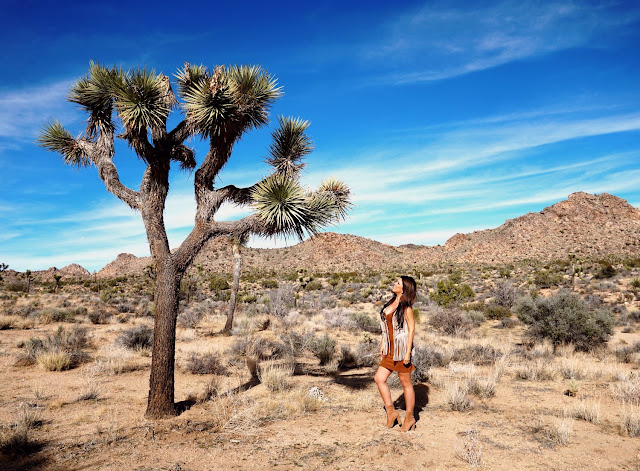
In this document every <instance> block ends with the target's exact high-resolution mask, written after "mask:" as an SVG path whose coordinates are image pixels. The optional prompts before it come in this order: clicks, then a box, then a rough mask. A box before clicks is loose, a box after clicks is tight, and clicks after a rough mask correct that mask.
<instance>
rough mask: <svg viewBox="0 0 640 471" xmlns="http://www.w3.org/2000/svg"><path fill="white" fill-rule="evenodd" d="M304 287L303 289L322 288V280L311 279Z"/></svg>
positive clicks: (316, 289) (314, 289)
mask: <svg viewBox="0 0 640 471" xmlns="http://www.w3.org/2000/svg"><path fill="white" fill-rule="evenodd" d="M304 289H305V291H318V290H320V289H322V282H321V281H317V280H312V281H310V282H309V283H307V284H306V286H305V287H304Z"/></svg>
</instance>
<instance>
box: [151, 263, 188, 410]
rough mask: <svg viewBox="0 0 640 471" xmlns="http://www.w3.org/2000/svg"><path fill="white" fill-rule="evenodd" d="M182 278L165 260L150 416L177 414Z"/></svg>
mask: <svg viewBox="0 0 640 471" xmlns="http://www.w3.org/2000/svg"><path fill="white" fill-rule="evenodd" d="M181 278H182V275H181V274H179V273H178V272H177V270H176V268H175V266H174V264H173V263H172V262H171V261H170V260H166V261H165V262H164V263H163V264H162V265H161V268H160V269H159V270H158V278H157V279H158V283H157V291H156V314H155V325H154V329H153V354H152V356H151V376H150V378H149V399H148V402H147V412H146V416H147V417H148V418H160V417H166V416H168V415H176V413H177V411H176V408H175V404H174V367H175V345H176V318H177V314H178V294H179V291H180V279H181Z"/></svg>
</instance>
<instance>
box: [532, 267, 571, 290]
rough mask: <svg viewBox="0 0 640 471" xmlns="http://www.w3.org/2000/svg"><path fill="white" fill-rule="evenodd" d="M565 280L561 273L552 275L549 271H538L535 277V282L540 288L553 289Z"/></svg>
mask: <svg viewBox="0 0 640 471" xmlns="http://www.w3.org/2000/svg"><path fill="white" fill-rule="evenodd" d="M563 280H564V278H563V277H562V275H561V274H560V273H551V272H549V271H548V270H537V271H536V272H535V274H534V276H533V282H534V283H535V285H536V286H537V287H538V288H542V289H544V288H552V287H554V286H558V285H560V284H561V283H562V281H563Z"/></svg>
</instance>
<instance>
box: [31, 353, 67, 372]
mask: <svg viewBox="0 0 640 471" xmlns="http://www.w3.org/2000/svg"><path fill="white" fill-rule="evenodd" d="M36 362H37V363H38V365H40V367H42V368H43V369H45V370H47V371H64V370H68V369H69V368H71V365H72V362H71V355H69V354H68V353H67V352H65V351H64V350H51V351H44V352H41V353H38V354H37V355H36Z"/></svg>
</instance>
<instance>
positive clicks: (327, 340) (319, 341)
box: [309, 334, 336, 365]
mask: <svg viewBox="0 0 640 471" xmlns="http://www.w3.org/2000/svg"><path fill="white" fill-rule="evenodd" d="M335 349H336V341H335V340H334V339H333V338H331V337H329V334H324V335H323V336H322V337H313V338H312V339H311V340H310V341H309V350H311V352H312V353H313V354H314V355H315V356H317V357H318V359H319V360H320V364H321V365H326V364H327V363H329V362H330V361H331V360H332V359H333V356H334V355H335Z"/></svg>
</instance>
